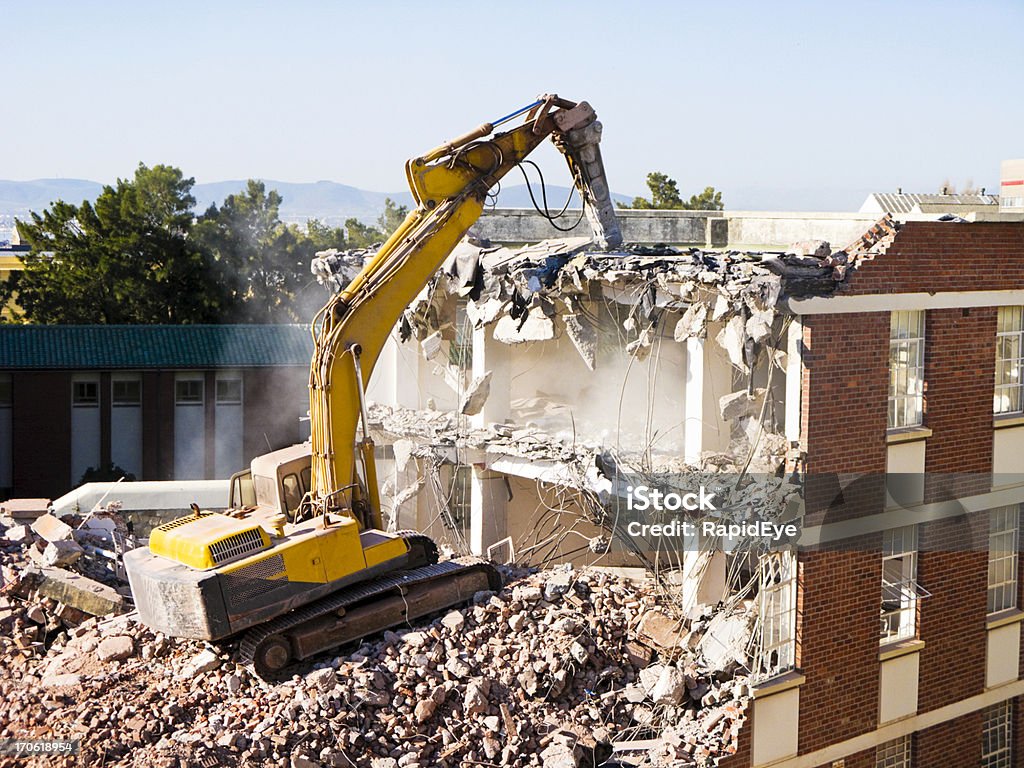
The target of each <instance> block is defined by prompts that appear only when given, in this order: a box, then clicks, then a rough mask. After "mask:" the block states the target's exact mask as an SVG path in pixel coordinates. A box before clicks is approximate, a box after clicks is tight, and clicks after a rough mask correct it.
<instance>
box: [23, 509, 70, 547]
mask: <svg viewBox="0 0 1024 768" xmlns="http://www.w3.org/2000/svg"><path fill="white" fill-rule="evenodd" d="M32 530H33V531H34V532H35V534H36V535H37V536H41V537H42V538H44V539H46V541H49V542H50V543H53V542H55V541H67V540H69V539H71V538H72V537H73V536H74V533H75V532H74V529H73V528H72V527H71V526H70V525H68V524H67V523H64V522H62V521H60V520H58V519H57V518H56V517H54V516H53V515H51V514H45V515H40V516H39V518H38V519H37V520H36V521H35V522H34V523H32Z"/></svg>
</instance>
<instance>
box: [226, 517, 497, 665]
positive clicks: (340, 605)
mask: <svg viewBox="0 0 1024 768" xmlns="http://www.w3.org/2000/svg"><path fill="white" fill-rule="evenodd" d="M407 536H408V538H409V539H410V540H411V541H410V547H411V548H412V547H413V546H427V545H426V542H429V547H431V548H432V547H433V542H432V541H431V540H430V539H429V538H427V537H425V536H420V535H418V534H417V535H415V536H412V535H407ZM417 539H423V540H425V541H423V542H421V541H417ZM434 552H436V550H434ZM434 556H435V557H436V554H435V555H434ZM501 586H502V581H501V575H500V574H499V573H498V571H497V570H496V569H495V568H494V566H492V565H491V564H490V563H488V562H486V561H484V560H480V559H479V558H475V557H462V558H458V559H455V560H446V561H445V562H442V563H437V562H435V563H430V564H428V565H424V566H421V567H419V568H413V569H410V570H404V571H399V572H396V573H394V574H389V575H387V576H384V577H382V578H378V579H374V580H372V581H368V582H364V583H362V584H356V585H353V586H351V587H347V588H345V589H341V590H339V591H338V592H335V593H334V594H331V595H328V596H327V597H324V598H321V599H320V600H317V601H316V602H313V603H310V604H309V605H306V606H303V607H301V608H298V609H296V610H294V611H292V612H291V613H288V614H286V615H284V616H280V617H278V618H276V619H273V620H271V621H269V622H267V623H266V624H262V625H260V626H258V627H254V628H252V629H250V630H249V631H248V632H247V633H246V634H245V635H243V637H242V640H241V643H240V645H239V651H240V653H241V656H242V659H243V661H244V662H245V663H247V664H249V665H251V667H252V668H253V669H254V670H255V671H256V673H257V674H259V675H260V676H261V677H269V676H273V675H275V674H277V673H279V672H281V670H283V669H284V668H285V667H287V666H288V665H289V664H292V663H294V662H296V661H301V660H303V659H307V658H309V657H310V656H313V655H316V654H318V653H322V652H323V651H326V650H329V649H331V648H335V647H337V646H339V645H343V644H344V643H347V642H351V641H353V640H357V639H359V638H361V637H365V636H367V635H372V634H375V633H377V632H381V631H383V630H385V629H388V628H390V627H394V626H397V625H400V624H403V623H405V622H407V621H411V620H413V619H417V618H421V617H423V616H426V615H428V614H431V613H434V612H436V611H440V610H443V609H445V608H450V607H451V606H453V605H458V604H460V603H464V602H466V601H467V600H469V599H471V598H472V597H473V595H474V594H475V593H476V592H479V591H483V590H493V591H498V590H500V589H501Z"/></svg>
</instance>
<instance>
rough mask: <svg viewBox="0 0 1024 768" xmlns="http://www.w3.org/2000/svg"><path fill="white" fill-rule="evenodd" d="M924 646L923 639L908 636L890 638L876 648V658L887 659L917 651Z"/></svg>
mask: <svg viewBox="0 0 1024 768" xmlns="http://www.w3.org/2000/svg"><path fill="white" fill-rule="evenodd" d="M923 648H924V640H921V639H919V638H916V637H908V638H906V639H905V640H890V641H889V642H887V643H885V644H884V645H882V646H881V647H880V648H879V649H878V660H879V661H888V660H889V659H896V658H899V657H900V656H906V655H907V654H910V653H919V652H920V651H921V650H922V649H923Z"/></svg>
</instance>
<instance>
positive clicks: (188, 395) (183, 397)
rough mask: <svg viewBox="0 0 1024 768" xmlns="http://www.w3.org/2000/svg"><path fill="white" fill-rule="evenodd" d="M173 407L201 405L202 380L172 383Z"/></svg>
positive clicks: (185, 380)
mask: <svg viewBox="0 0 1024 768" xmlns="http://www.w3.org/2000/svg"><path fill="white" fill-rule="evenodd" d="M174 404H175V405H202V404H203V380H202V379H178V380H177V381H175V382H174Z"/></svg>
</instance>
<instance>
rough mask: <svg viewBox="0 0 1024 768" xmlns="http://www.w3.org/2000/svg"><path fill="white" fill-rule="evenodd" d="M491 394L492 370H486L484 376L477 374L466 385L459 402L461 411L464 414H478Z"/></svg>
mask: <svg viewBox="0 0 1024 768" xmlns="http://www.w3.org/2000/svg"><path fill="white" fill-rule="evenodd" d="M490 394H491V372H490V371H485V372H484V374H483V375H482V376H477V377H476V378H475V379H473V381H471V382H470V384H469V386H468V387H466V391H465V392H464V393H463V395H462V401H461V403H460V404H459V413H461V414H463V415H464V416H476V415H477V414H478V413H480V411H482V410H483V409H484V404H485V403H486V402H487V398H488V397H489V396H490Z"/></svg>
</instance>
